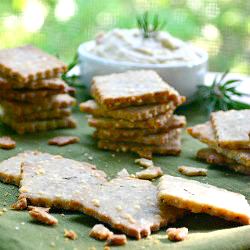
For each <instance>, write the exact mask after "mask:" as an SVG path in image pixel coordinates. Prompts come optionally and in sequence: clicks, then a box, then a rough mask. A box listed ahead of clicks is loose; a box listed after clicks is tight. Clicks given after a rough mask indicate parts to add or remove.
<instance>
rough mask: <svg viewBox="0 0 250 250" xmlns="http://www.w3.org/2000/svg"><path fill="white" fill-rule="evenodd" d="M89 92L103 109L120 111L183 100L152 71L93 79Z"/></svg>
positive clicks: (132, 72)
mask: <svg viewBox="0 0 250 250" xmlns="http://www.w3.org/2000/svg"><path fill="white" fill-rule="evenodd" d="M91 93H92V95H93V96H94V98H95V99H96V100H97V102H98V103H100V104H101V105H102V106H103V107H105V108H107V109H119V108H121V107H128V106H133V105H142V104H150V103H166V102H168V101H173V102H175V103H179V102H180V100H181V99H182V97H181V96H180V95H179V94H178V92H177V91H176V90H175V89H173V88H172V87H170V86H169V85H168V84H167V83H166V82H164V81H163V80H162V79H161V78H160V76H159V75H158V74H157V73H156V72H154V71H151V70H139V71H127V72H124V73H118V74H111V75H106V76H96V77H94V78H93V82H92V86H91Z"/></svg>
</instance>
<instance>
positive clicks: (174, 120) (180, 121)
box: [97, 115, 186, 138]
mask: <svg viewBox="0 0 250 250" xmlns="http://www.w3.org/2000/svg"><path fill="white" fill-rule="evenodd" d="M185 125H186V119H185V116H177V115H173V116H172V117H171V118H169V120H168V121H167V122H166V123H165V124H164V126H163V127H161V128H156V129H149V128H144V129H136V128H135V129H114V128H109V129H105V128H97V133H98V135H100V136H102V137H103V138H104V137H107V138H110V137H113V136H122V137H127V138H134V137H140V136H145V135H149V134H160V133H167V132H169V131H170V130H172V129H176V128H182V127H184V126H185Z"/></svg>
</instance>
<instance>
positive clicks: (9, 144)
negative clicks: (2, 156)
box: [0, 136, 16, 149]
mask: <svg viewBox="0 0 250 250" xmlns="http://www.w3.org/2000/svg"><path fill="white" fill-rule="evenodd" d="M15 147H16V142H15V141H14V140H13V139H12V138H11V137H9V136H2V137H0V148H2V149H13V148H15Z"/></svg>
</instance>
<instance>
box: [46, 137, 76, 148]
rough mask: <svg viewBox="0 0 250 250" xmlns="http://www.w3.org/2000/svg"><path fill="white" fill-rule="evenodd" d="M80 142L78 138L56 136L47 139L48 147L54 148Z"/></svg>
mask: <svg viewBox="0 0 250 250" xmlns="http://www.w3.org/2000/svg"><path fill="white" fill-rule="evenodd" d="M79 141H80V138H79V137H77V136H57V137H53V138H51V139H49V141H48V144H49V145H56V146H65V145H69V144H74V143H77V142H79Z"/></svg>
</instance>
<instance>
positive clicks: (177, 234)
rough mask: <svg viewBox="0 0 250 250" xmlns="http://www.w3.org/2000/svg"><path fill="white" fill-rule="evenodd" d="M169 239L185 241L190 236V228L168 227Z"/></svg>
mask: <svg viewBox="0 0 250 250" xmlns="http://www.w3.org/2000/svg"><path fill="white" fill-rule="evenodd" d="M166 233H167V236H168V239H169V240H171V241H183V240H185V239H186V238H187V236H188V228H186V227H180V228H168V229H167V231H166Z"/></svg>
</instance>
